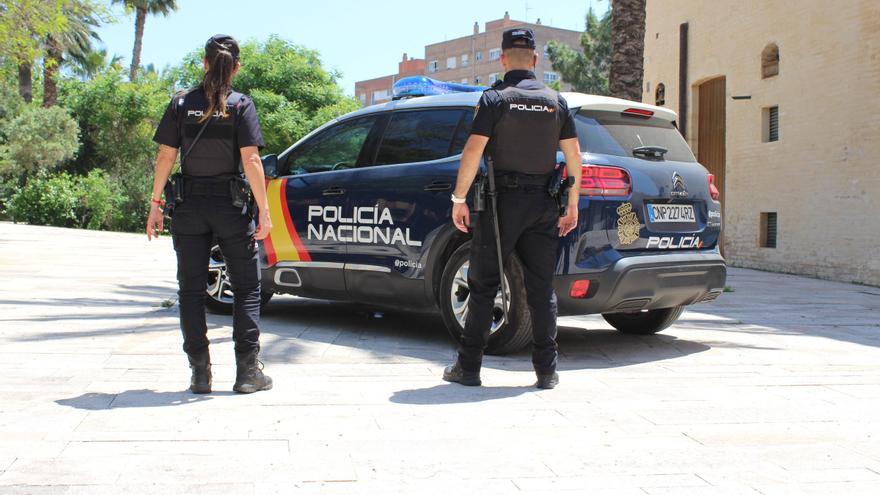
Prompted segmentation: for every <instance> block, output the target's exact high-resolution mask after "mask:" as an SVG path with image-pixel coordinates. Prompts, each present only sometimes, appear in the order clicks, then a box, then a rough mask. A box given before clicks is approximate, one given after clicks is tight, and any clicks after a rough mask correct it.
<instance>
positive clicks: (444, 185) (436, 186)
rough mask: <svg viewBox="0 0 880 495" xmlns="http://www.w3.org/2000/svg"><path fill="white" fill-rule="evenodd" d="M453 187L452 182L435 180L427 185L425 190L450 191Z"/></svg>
mask: <svg viewBox="0 0 880 495" xmlns="http://www.w3.org/2000/svg"><path fill="white" fill-rule="evenodd" d="M450 189H452V183H450V182H443V181H439V180H435V181H434V182H432V183H430V184H428V185H427V186H425V191H448V190H450Z"/></svg>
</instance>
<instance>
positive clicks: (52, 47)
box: [43, 37, 62, 108]
mask: <svg viewBox="0 0 880 495" xmlns="http://www.w3.org/2000/svg"><path fill="white" fill-rule="evenodd" d="M61 56H62V52H61V48H60V47H59V46H58V42H57V41H56V40H54V39H52V38H51V37H50V38H49V39H48V40H47V41H46V57H45V59H44V60H43V107H45V108H49V107H52V106H55V104H56V103H57V102H58V70H59V69H60V68H61V62H62V58H61Z"/></svg>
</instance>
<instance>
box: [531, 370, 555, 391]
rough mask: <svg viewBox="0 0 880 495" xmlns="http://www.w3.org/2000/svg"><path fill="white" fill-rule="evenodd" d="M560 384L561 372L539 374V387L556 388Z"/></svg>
mask: <svg viewBox="0 0 880 495" xmlns="http://www.w3.org/2000/svg"><path fill="white" fill-rule="evenodd" d="M557 385H559V373H557V372H555V371H554V372H553V373H548V374H546V375H538V383H536V384H535V386H536V387H538V388H546V389H551V388H556V386H557Z"/></svg>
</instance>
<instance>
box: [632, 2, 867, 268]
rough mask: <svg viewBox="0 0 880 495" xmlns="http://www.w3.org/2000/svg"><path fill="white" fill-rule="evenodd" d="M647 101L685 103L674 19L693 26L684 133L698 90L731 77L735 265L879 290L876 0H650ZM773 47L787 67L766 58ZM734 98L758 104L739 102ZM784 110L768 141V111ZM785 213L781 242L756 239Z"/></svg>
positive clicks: (729, 188) (729, 209)
mask: <svg viewBox="0 0 880 495" xmlns="http://www.w3.org/2000/svg"><path fill="white" fill-rule="evenodd" d="M647 8H648V10H647V29H646V34H645V85H646V87H645V88H644V89H645V92H644V97H643V99H644V101H645V102H647V103H654V91H655V89H656V86H657V84H658V83H661V82H662V83H663V84H664V85H665V87H666V106H667V107H669V108H671V109H673V110H676V111H678V108H679V102H678V92H679V88H678V86H679V85H678V81H679V77H678V70H679V55H678V53H679V25H680V24H681V23H683V22H687V23H688V25H689V57H688V82H689V84H688V85H689V87H688V93H687V95H688V96H687V97H688V104H689V107H690V108H689V111H688V119H687V120H688V129H687V131H688V140H689V142H690V144H691V146H692V147H693V148H694V151H695V152H696V151H698V148H699V144H700V143H699V136H697V135H696V133H697V118H698V112H699V109H698V108H696V102H697V87H698V85H699V84H700V83H701V82H702V81H705V80H708V79H711V78H713V77H717V76H725V77H726V81H727V82H726V86H727V96H726V111H727V115H726V181H727V182H726V187H725V194H726V201H725V205H724V210H725V218H724V221H725V224H724V231H725V249H726V253H725V255H726V257H727V258H728V261H729V262H731V263H732V264H734V265H739V266H746V267H754V268H760V269H767V270H774V271H782V272H790V273H800V274H806V275H811V276H816V277H820V278H828V279H834V280H841V281H852V282H860V283H866V284H872V285H880V247H878V242H880V165H878V162H880V2H877V1H876V0H848V1H845V2H827V1H824V0H801V1H800V2H797V3H796V4H793V3H790V2H760V1H756V0H753V1H742V0H715V1H713V2H705V1H702V0H664V1H663V2H656V1H649V2H648V7H647ZM769 43H775V44H776V45H777V46H778V47H779V55H780V62H779V75H777V76H774V77H770V78H766V79H764V78H762V72H761V53H762V51H763V50H764V48H765V47H766V46H767V45H768V44H769ZM734 96H750V97H751V98H750V99H740V100H733V99H732V97H734ZM774 105H778V107H779V140H778V141H777V142H763V140H762V109H764V108H765V107H769V106H774ZM761 212H777V214H778V240H777V247H776V248H775V249H772V248H762V247H759V246H758V239H759V234H760V232H759V229H760V214H761Z"/></svg>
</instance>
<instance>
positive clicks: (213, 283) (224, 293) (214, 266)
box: [205, 246, 272, 315]
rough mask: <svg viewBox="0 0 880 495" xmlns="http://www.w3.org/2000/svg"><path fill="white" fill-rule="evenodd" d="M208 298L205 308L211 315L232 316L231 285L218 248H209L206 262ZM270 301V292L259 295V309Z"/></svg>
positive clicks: (224, 262)
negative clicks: (209, 252)
mask: <svg viewBox="0 0 880 495" xmlns="http://www.w3.org/2000/svg"><path fill="white" fill-rule="evenodd" d="M207 292H208V297H206V298H205V306H206V307H207V308H208V310H209V311H211V312H212V313H220V314H227V315H228V314H232V300H233V296H232V285H231V284H230V283H229V275H228V273H227V270H226V260H225V259H224V258H223V253H222V252H220V246H214V247H213V248H211V258H210V259H209V260H208V288H207ZM270 299H272V293H271V292H263V293H262V294H260V307H263V306H265V305H266V304H267V303H268V302H269V300H270Z"/></svg>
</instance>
